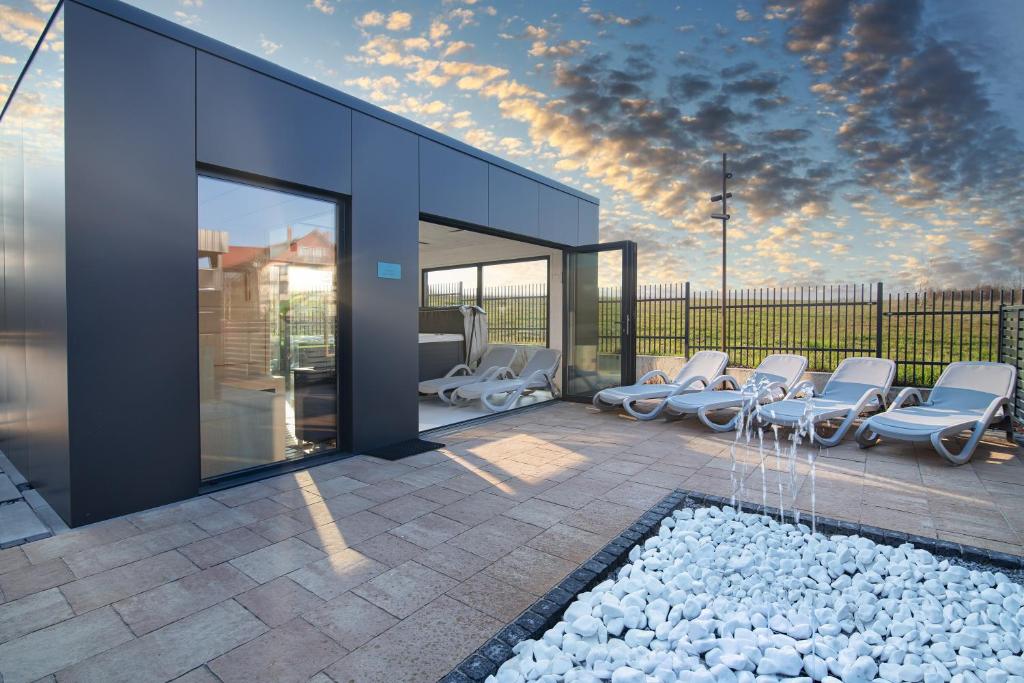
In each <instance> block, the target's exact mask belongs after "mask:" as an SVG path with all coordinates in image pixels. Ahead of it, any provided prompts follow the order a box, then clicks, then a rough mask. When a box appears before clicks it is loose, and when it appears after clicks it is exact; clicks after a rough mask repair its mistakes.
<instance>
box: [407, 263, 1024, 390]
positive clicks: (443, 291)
mask: <svg viewBox="0 0 1024 683" xmlns="http://www.w3.org/2000/svg"><path fill="white" fill-rule="evenodd" d="M1022 302H1024V290H1021V289H1009V288H1007V289H996V288H978V289H965V290H934V291H933V290H928V291H918V292H886V291H885V288H884V286H883V285H882V283H874V284H870V285H868V284H858V285H852V284H850V285H827V286H822V287H773V288H760V289H736V290H730V291H729V292H728V293H727V299H726V307H725V309H726V331H725V334H726V338H725V343H724V344H723V343H722V339H721V335H722V326H721V315H722V306H721V295H720V293H719V292H718V291H711V290H701V291H696V290H692V289H691V287H690V283H688V282H677V283H666V284H651V285H641V286H639V287H638V288H637V301H636V315H637V354H638V355H645V356H684V357H688V356H690V355H691V354H692V353H694V352H696V351H700V350H703V349H720V348H724V349H725V350H726V351H727V352H728V353H729V360H730V364H731V365H734V366H740V367H755V366H757V364H758V363H760V362H761V360H762V359H763V358H764V357H765V356H766V355H768V354H769V353H799V354H802V355H805V356H807V359H808V369H810V370H818V371H823V372H830V371H832V370H834V369H835V367H836V366H837V365H838V364H839V361H841V360H842V359H843V358H847V357H850V356H878V357H883V358H891V359H893V360H894V361H896V366H897V372H896V380H895V382H896V384H898V385H901V386H931V385H932V384H933V383H934V382H935V380H936V379H938V376H939V374H940V373H941V372H942V368H944V367H945V366H946V365H947V364H948V363H951V362H953V361H957V360H997V359H998V358H999V353H1000V351H999V347H1000V341H999V339H1000V337H999V334H1000V332H999V329H1000V328H999V312H1000V309H1001V308H1002V307H1005V306H1013V305H1016V304H1021V303H1022ZM459 304H479V305H482V306H483V308H484V310H485V311H487V314H488V318H489V323H490V329H491V338H492V339H493V340H494V341H495V342H496V343H512V344H547V341H548V340H547V331H548V319H549V318H548V315H549V310H548V306H549V300H548V292H547V287H546V286H545V285H543V284H539V285H517V286H510V287H494V288H485V289H484V291H483V292H481V295H480V296H479V297H478V296H477V292H476V289H475V288H473V289H468V288H465V289H464V288H462V286H461V285H460V284H459V283H452V284H449V285H438V286H435V287H431V288H430V290H429V291H427V292H426V294H425V296H424V305H426V306H452V305H459ZM620 310H621V293H620V291H619V290H618V289H617V288H602V289H601V290H600V291H599V308H598V329H599V336H600V341H599V351H600V352H601V353H609V354H612V353H617V352H618V345H619V339H620V338H619V331H620V327H619V317H620V316H619V312H620Z"/></svg>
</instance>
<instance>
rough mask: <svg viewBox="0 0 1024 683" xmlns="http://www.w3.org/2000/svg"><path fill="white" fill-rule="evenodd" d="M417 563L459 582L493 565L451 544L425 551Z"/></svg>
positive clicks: (442, 544) (417, 559)
mask: <svg viewBox="0 0 1024 683" xmlns="http://www.w3.org/2000/svg"><path fill="white" fill-rule="evenodd" d="M416 561H417V562H419V563H420V564H422V565H424V566H426V567H430V568H431V569H434V570H436V571H439V572H441V573H442V574H445V575H447V576H450V577H452V578H453V579H455V580H457V581H465V580H466V579H468V578H469V577H471V576H473V575H474V574H476V573H477V572H479V571H480V570H482V569H483V568H484V567H486V566H487V565H489V564H490V563H491V562H490V560H487V559H485V558H483V557H480V556H479V555H474V554H473V553H471V552H469V551H468V550H463V549H462V548H458V547H456V546H454V545H452V544H450V543H441V544H440V545H436V546H434V547H433V548H431V549H430V550H426V551H424V553H423V554H422V555H420V556H419V557H417V558H416Z"/></svg>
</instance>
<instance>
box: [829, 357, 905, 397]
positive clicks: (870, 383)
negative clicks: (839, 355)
mask: <svg viewBox="0 0 1024 683" xmlns="http://www.w3.org/2000/svg"><path fill="white" fill-rule="evenodd" d="M895 374H896V364H895V363H894V362H892V361H891V360H889V359H888V358H845V359H843V360H842V361H841V362H840V363H839V367H837V368H836V371H835V372H833V373H832V376H831V377H829V378H828V382H827V383H826V384H825V390H824V391H822V392H821V395H822V396H824V397H825V398H830V399H834V400H837V401H849V402H850V403H856V402H857V401H859V400H860V397H861V396H863V395H864V392H865V391H867V390H868V389H881V390H882V392H883V393H888V392H889V387H890V386H892V378H893V375H895Z"/></svg>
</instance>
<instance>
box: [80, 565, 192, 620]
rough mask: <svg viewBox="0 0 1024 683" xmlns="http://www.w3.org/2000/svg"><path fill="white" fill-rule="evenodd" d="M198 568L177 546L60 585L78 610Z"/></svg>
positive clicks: (146, 587)
mask: <svg viewBox="0 0 1024 683" xmlns="http://www.w3.org/2000/svg"><path fill="white" fill-rule="evenodd" d="M197 571H199V570H198V569H197V568H196V566H195V565H194V564H192V563H191V562H189V560H188V558H187V557H185V556H184V555H182V554H181V553H179V552H178V551H177V550H169V551H168V552H166V553H161V554H160V555H154V556H153V557H147V558H146V559H144V560H139V561H138V562H132V563H131V564H126V565H123V566H121V567H116V568H114V569H109V570H107V571H105V572H101V573H99V574H93V575H92V576H88V577H86V578H84V579H78V580H77V581H72V582H70V583H67V584H64V585H63V586H61V592H63V593H64V596H65V597H66V598H67V599H68V602H69V603H71V607H72V608H74V610H75V612H76V613H77V614H81V613H82V612H88V611H89V610H93V609H96V608H97V607H102V606H104V605H109V604H110V603H112V602H117V601H118V600H121V599H122V598H127V597H130V596H132V595H135V594H136V593H142V592H143V591H147V590H149V589H150V588H155V587H157V586H162V585H164V584H166V583H168V582H171V581H176V580H177V579H180V578H181V577H183V576H187V575H189V574H193V573H195V572H197Z"/></svg>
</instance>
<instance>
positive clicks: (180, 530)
mask: <svg viewBox="0 0 1024 683" xmlns="http://www.w3.org/2000/svg"><path fill="white" fill-rule="evenodd" d="M207 536H209V534H207V533H206V532H205V531H203V530H202V529H200V528H199V527H197V526H196V525H195V524H193V523H191V522H182V523H180V524H172V525H171V526H167V527H161V528H159V529H154V530H153V531H146V532H143V533H140V534H136V535H135V536H129V537H128V538H124V539H121V540H118V541H114V542H113V543H106V544H101V545H96V546H91V547H88V548H86V549H84V550H81V551H79V552H76V553H72V554H71V555H64V556H63V557H64V560H65V561H66V562H67V564H68V566H69V567H70V568H71V571H73V572H74V573H75V576H77V577H78V578H85V577H86V576H91V575H92V574H99V573H100V572H102V571H106V570H108V569H113V568H114V567H120V566H121V565H124V564H129V563H131V562H135V561H136V560H141V559H144V558H147V557H152V556H153V555H159V554H160V553H163V552H167V551H168V550H173V549H174V548H178V547H181V546H183V545H188V544H189V543H193V542H195V541H198V540H199V539H201V538H206V537H207Z"/></svg>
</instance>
